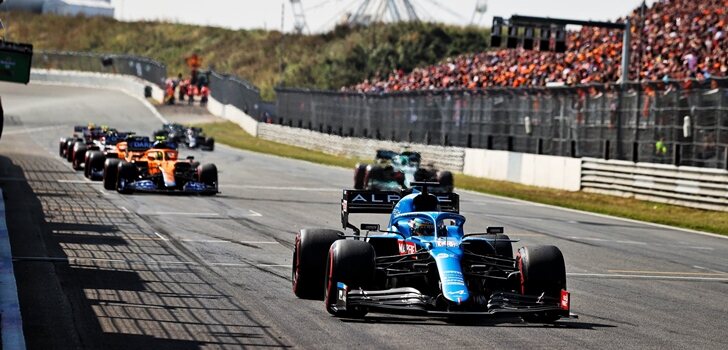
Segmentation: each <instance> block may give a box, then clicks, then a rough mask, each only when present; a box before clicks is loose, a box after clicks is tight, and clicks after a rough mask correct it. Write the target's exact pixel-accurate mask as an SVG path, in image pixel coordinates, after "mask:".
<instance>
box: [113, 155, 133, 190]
mask: <svg viewBox="0 0 728 350" xmlns="http://www.w3.org/2000/svg"><path fill="white" fill-rule="evenodd" d="M136 178H137V168H136V166H135V165H134V164H132V163H129V162H127V161H123V162H121V163H119V173H118V180H117V182H116V191H117V192H119V193H121V194H132V193H134V190H133V189H132V187H131V184H132V183H134V181H136Z"/></svg>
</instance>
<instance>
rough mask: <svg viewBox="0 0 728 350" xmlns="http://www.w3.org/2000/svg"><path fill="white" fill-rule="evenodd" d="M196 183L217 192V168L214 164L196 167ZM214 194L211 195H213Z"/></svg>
mask: <svg viewBox="0 0 728 350" xmlns="http://www.w3.org/2000/svg"><path fill="white" fill-rule="evenodd" d="M197 176H198V179H197V180H198V181H200V182H202V183H203V184H205V186H208V187H212V188H214V189H215V190H217V167H216V166H215V164H203V165H200V166H198V167H197ZM214 194H215V193H214V192H213V193H211V195H214Z"/></svg>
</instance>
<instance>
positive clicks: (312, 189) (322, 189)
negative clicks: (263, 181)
mask: <svg viewBox="0 0 728 350" xmlns="http://www.w3.org/2000/svg"><path fill="white" fill-rule="evenodd" d="M220 187H224V188H237V189H243V190H247V189H250V190H271V191H303V192H341V191H343V189H341V188H336V187H319V188H315V187H297V186H256V185H235V184H221V185H220Z"/></svg>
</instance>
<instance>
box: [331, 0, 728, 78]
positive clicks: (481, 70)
mask: <svg viewBox="0 0 728 350" xmlns="http://www.w3.org/2000/svg"><path fill="white" fill-rule="evenodd" d="M629 18H630V21H631V25H632V40H631V49H632V50H631V52H632V56H631V59H630V63H631V64H630V71H629V75H630V81H635V80H637V79H638V77H639V80H641V81H656V80H662V81H683V80H686V79H698V80H704V79H709V78H711V77H726V76H728V40H727V39H726V34H727V33H728V0H658V1H656V2H655V3H653V4H652V5H651V6H650V7H648V8H647V9H645V10H644V15H643V11H642V10H641V9H640V8H637V9H635V10H634V11H633V12H632V13H631V14H630V17H629ZM623 21H624V20H623V19H619V20H618V22H623ZM621 52H622V32H621V31H620V30H613V29H601V28H594V27H582V28H581V30H579V31H576V32H569V33H568V35H567V49H566V52H565V53H555V52H551V51H537V50H526V49H523V48H518V49H498V50H492V51H487V52H482V53H478V54H469V55H461V56H458V57H454V58H448V59H447V60H445V61H444V62H442V63H441V64H438V65H433V66H428V67H423V68H416V69H414V70H413V71H412V72H409V73H405V72H404V71H402V70H395V71H393V72H391V73H390V74H389V75H386V76H381V75H377V76H374V77H372V78H371V79H367V80H365V81H364V82H362V83H359V84H357V85H355V86H351V87H345V88H343V90H347V91H358V92H392V91H412V90H439V89H481V88H489V87H534V86H546V85H562V84H563V85H582V84H592V83H612V82H618V81H619V79H620V77H621V69H620V66H621V61H622V58H621Z"/></svg>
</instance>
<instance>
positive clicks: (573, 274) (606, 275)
mask: <svg viewBox="0 0 728 350" xmlns="http://www.w3.org/2000/svg"><path fill="white" fill-rule="evenodd" d="M566 275H567V276H571V277H586V278H604V279H610V278H611V279H647V280H675V281H711V282H712V281H716V282H728V276H727V277H696V276H664V275H639V274H634V275H632V274H618V273H578V272H571V273H569V272H567V273H566Z"/></svg>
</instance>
